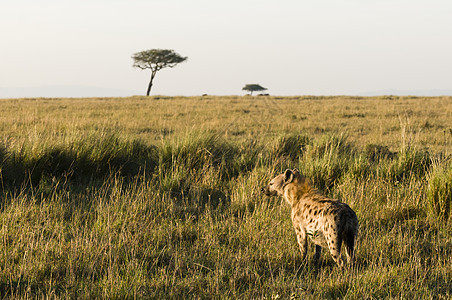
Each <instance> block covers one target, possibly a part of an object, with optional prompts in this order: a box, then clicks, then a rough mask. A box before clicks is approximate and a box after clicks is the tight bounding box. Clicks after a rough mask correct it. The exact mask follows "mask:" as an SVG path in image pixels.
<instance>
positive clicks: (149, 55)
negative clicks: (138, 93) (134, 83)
mask: <svg viewBox="0 0 452 300" xmlns="http://www.w3.org/2000/svg"><path fill="white" fill-rule="evenodd" d="M132 59H133V66H134V67H135V68H139V69H142V70H145V69H151V80H150V81H149V85H148V89H147V91H146V96H149V93H150V92H151V88H152V82H153V80H154V78H155V75H156V74H157V72H158V71H160V70H161V69H163V68H174V67H175V66H176V65H177V64H178V63H181V62H184V61H186V60H187V57H183V56H181V55H179V54H177V53H176V52H174V50H169V49H151V50H145V51H141V52H137V53H135V54H133V55H132Z"/></svg>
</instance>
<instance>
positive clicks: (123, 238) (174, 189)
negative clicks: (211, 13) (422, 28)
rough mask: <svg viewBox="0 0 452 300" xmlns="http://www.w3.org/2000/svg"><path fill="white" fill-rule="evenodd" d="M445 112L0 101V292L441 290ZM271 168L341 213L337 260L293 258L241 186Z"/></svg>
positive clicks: (289, 238)
mask: <svg viewBox="0 0 452 300" xmlns="http://www.w3.org/2000/svg"><path fill="white" fill-rule="evenodd" d="M451 121H452V98H450V97H438V98H416V97H401V98H400V97H391V96H388V97H379V98H358V97H355V98H354V97H307V96H306V97H209V96H207V97H162V96H160V97H150V98H141V97H132V98H105V99H101V98H92V99H4V100H0V137H1V140H0V189H1V190H0V191H1V194H0V197H1V198H0V296H1V297H0V298H2V299H3V298H77V299H78V298H81V299H83V298H85V299H91V298H118V299H123V298H130V299H132V298H138V299H141V298H155V299H168V298H170V299H171V298H184V299H190V298H195V299H197V298H203V299H210V298H241V299H251V298H262V299H263V298H266V299H278V298H280V299H337V298H345V299H385V298H398V299H400V298H402V299H405V298H413V299H449V298H451V297H452V283H451V282H452V268H451V265H452V217H451V202H452V162H451V157H452V123H451ZM288 167H290V168H295V167H296V168H299V169H300V170H301V171H302V172H303V173H305V174H306V175H307V176H309V177H310V178H311V180H312V182H313V184H314V185H315V186H316V187H317V188H318V189H320V190H321V191H322V192H324V193H325V194H327V195H329V196H331V197H337V198H340V199H343V201H345V202H347V203H348V204H349V205H350V206H351V207H352V208H353V209H354V210H355V211H356V213H357V215H358V218H359V220H360V235H359V239H358V243H357V253H356V264H355V265H354V267H353V268H351V269H347V270H345V271H342V270H340V269H338V268H337V267H336V266H335V265H334V263H333V262H332V260H331V258H330V257H329V255H328V254H327V253H325V252H324V253H323V254H322V258H321V260H322V263H321V265H320V266H316V265H314V264H312V263H310V262H308V263H304V262H302V261H301V259H300V255H299V250H298V248H297V247H298V246H297V244H296V239H295V234H294V232H293V229H292V225H291V221H290V212H289V208H288V207H287V206H286V205H285V203H283V201H282V200H281V199H276V198H266V197H263V196H262V195H261V194H260V192H259V190H260V187H262V186H263V185H265V184H266V183H267V181H268V180H269V179H270V178H271V177H272V176H274V175H276V174H277V173H279V172H281V171H283V170H285V168H288ZM312 256H313V249H312V247H311V248H310V253H309V255H308V259H311V258H312Z"/></svg>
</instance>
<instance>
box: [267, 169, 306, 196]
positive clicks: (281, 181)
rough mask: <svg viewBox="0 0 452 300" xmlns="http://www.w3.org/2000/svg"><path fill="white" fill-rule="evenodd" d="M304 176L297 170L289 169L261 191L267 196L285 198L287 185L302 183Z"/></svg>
mask: <svg viewBox="0 0 452 300" xmlns="http://www.w3.org/2000/svg"><path fill="white" fill-rule="evenodd" d="M301 179H302V176H301V174H300V171H298V170H297V169H293V170H289V169H287V170H286V171H285V172H284V173H282V174H279V175H278V176H276V177H275V178H273V179H272V180H270V183H269V184H268V185H267V186H266V187H263V188H262V189H261V191H262V192H263V193H264V194H265V195H267V196H282V197H284V189H285V187H286V186H287V185H289V184H290V183H294V182H299V181H301Z"/></svg>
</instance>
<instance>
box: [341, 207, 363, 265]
mask: <svg viewBox="0 0 452 300" xmlns="http://www.w3.org/2000/svg"><path fill="white" fill-rule="evenodd" d="M346 220H347V222H346V223H345V226H344V231H343V234H342V240H343V241H344V244H345V250H346V251H345V254H346V256H347V264H348V265H350V264H352V263H353V261H354V258H355V244H356V238H357V235H358V227H359V225H358V218H357V217H356V214H355V213H354V212H353V211H352V210H351V211H350V215H349V216H347V218H346Z"/></svg>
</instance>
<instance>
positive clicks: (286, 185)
mask: <svg viewBox="0 0 452 300" xmlns="http://www.w3.org/2000/svg"><path fill="white" fill-rule="evenodd" d="M262 192H264V193H265V195H267V196H277V195H278V196H282V197H284V198H285V199H286V201H287V202H288V203H289V204H290V205H291V207H292V223H293V226H294V227H295V233H296V234H297V241H298V245H299V246H300V250H301V256H302V258H303V259H304V258H305V257H306V252H307V248H308V247H307V239H308V237H309V238H310V239H311V240H312V241H313V242H314V244H315V245H316V247H315V256H314V260H315V261H318V260H319V258H320V252H321V250H322V247H328V249H329V250H330V253H331V256H332V257H333V260H334V261H335V262H336V263H337V264H338V265H339V266H340V267H343V265H344V263H343V260H342V258H341V255H340V253H341V245H342V242H344V243H345V249H346V255H347V263H348V264H351V263H352V262H353V256H354V247H355V239H356V236H357V234H358V218H357V217H356V214H355V212H354V211H353V210H352V209H351V208H350V207H349V206H348V205H347V204H345V203H342V202H340V201H339V200H334V199H329V198H327V197H325V196H323V195H321V194H320V193H319V192H318V191H317V190H316V189H314V188H312V187H311V186H310V185H309V182H308V180H307V178H306V177H304V176H302V175H301V174H300V172H299V171H298V170H297V169H294V170H286V171H285V172H284V173H283V174H280V175H278V176H276V177H275V178H273V179H272V180H271V181H270V183H269V184H268V185H267V186H266V187H264V188H262Z"/></svg>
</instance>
